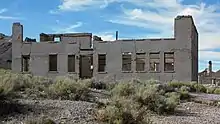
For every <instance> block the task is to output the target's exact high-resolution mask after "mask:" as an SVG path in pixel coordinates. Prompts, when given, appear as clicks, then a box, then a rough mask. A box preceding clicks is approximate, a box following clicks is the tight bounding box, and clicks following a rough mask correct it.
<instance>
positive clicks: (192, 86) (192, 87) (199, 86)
mask: <svg viewBox="0 0 220 124" xmlns="http://www.w3.org/2000/svg"><path fill="white" fill-rule="evenodd" d="M168 86H171V87H173V88H177V89H180V88H181V87H182V86H186V87H188V88H189V89H190V90H189V92H196V91H199V92H203V93H206V91H207V89H206V87H205V86H203V85H202V84H197V83H196V82H189V83H185V82H169V83H168Z"/></svg>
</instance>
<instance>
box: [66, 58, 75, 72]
mask: <svg viewBox="0 0 220 124" xmlns="http://www.w3.org/2000/svg"><path fill="white" fill-rule="evenodd" d="M68 72H75V55H68Z"/></svg>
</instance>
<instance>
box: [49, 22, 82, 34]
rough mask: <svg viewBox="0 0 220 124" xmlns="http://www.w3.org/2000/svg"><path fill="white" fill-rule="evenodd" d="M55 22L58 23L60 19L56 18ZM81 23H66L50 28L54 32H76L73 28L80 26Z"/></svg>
mask: <svg viewBox="0 0 220 124" xmlns="http://www.w3.org/2000/svg"><path fill="white" fill-rule="evenodd" d="M56 23H57V24H60V21H59V20H56ZM82 25H83V23H82V22H77V23H76V24H73V25H68V26H64V25H60V26H59V27H58V28H53V29H52V30H53V31H54V32H55V33H74V32H76V31H75V29H76V28H79V27H81V26H82Z"/></svg>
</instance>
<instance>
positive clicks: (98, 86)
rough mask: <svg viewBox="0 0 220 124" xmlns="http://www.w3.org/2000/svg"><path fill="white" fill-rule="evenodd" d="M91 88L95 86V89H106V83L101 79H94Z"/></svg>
mask: <svg viewBox="0 0 220 124" xmlns="http://www.w3.org/2000/svg"><path fill="white" fill-rule="evenodd" d="M91 88H95V89H106V88H107V85H106V83H104V82H103V81H94V82H92V84H91Z"/></svg>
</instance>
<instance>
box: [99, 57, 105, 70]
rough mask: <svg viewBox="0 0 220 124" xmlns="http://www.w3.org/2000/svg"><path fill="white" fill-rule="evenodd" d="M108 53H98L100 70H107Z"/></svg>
mask: <svg viewBox="0 0 220 124" xmlns="http://www.w3.org/2000/svg"><path fill="white" fill-rule="evenodd" d="M105 68H106V55H105V54H99V55H98V72H105V71H106V69H105Z"/></svg>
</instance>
